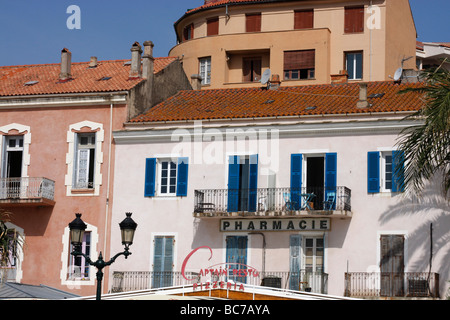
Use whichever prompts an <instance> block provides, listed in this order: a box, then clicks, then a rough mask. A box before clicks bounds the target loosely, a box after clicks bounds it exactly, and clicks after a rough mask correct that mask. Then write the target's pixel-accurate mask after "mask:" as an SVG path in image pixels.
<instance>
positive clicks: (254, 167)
mask: <svg viewBox="0 0 450 320" xmlns="http://www.w3.org/2000/svg"><path fill="white" fill-rule="evenodd" d="M248 188H249V199H248V211H249V212H256V204H257V201H258V155H252V156H250V181H249V186H248Z"/></svg>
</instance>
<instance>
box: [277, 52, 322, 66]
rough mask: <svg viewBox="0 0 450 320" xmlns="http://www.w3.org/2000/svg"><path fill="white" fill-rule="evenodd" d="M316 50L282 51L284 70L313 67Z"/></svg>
mask: <svg viewBox="0 0 450 320" xmlns="http://www.w3.org/2000/svg"><path fill="white" fill-rule="evenodd" d="M315 66H316V50H299V51H285V52H284V70H300V69H315Z"/></svg>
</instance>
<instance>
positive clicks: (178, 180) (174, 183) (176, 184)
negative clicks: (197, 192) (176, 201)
mask: <svg viewBox="0 0 450 320" xmlns="http://www.w3.org/2000/svg"><path fill="white" fill-rule="evenodd" d="M188 166H189V159H188V158H178V159H164V158H160V159H157V158H148V159H146V167H145V192H144V196H145V197H154V196H155V195H158V196H179V197H184V196H187V182H188Z"/></svg>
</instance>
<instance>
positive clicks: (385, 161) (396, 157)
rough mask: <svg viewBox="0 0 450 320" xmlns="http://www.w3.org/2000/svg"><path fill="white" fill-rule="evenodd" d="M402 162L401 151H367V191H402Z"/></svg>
mask: <svg viewBox="0 0 450 320" xmlns="http://www.w3.org/2000/svg"><path fill="white" fill-rule="evenodd" d="M403 163H404V155H403V152H402V151H374V152H369V153H368V155H367V177H368V181H367V189H368V192H369V193H378V192H403V189H404V168H403Z"/></svg>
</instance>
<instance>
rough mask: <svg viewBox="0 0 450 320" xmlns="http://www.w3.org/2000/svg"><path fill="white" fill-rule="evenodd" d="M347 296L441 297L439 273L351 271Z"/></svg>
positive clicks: (346, 291)
mask: <svg viewBox="0 0 450 320" xmlns="http://www.w3.org/2000/svg"><path fill="white" fill-rule="evenodd" d="M345 296H346V297H365V298H370V297H431V298H439V274H438V273H428V272H402V273H393V272H349V273H346V274H345Z"/></svg>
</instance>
